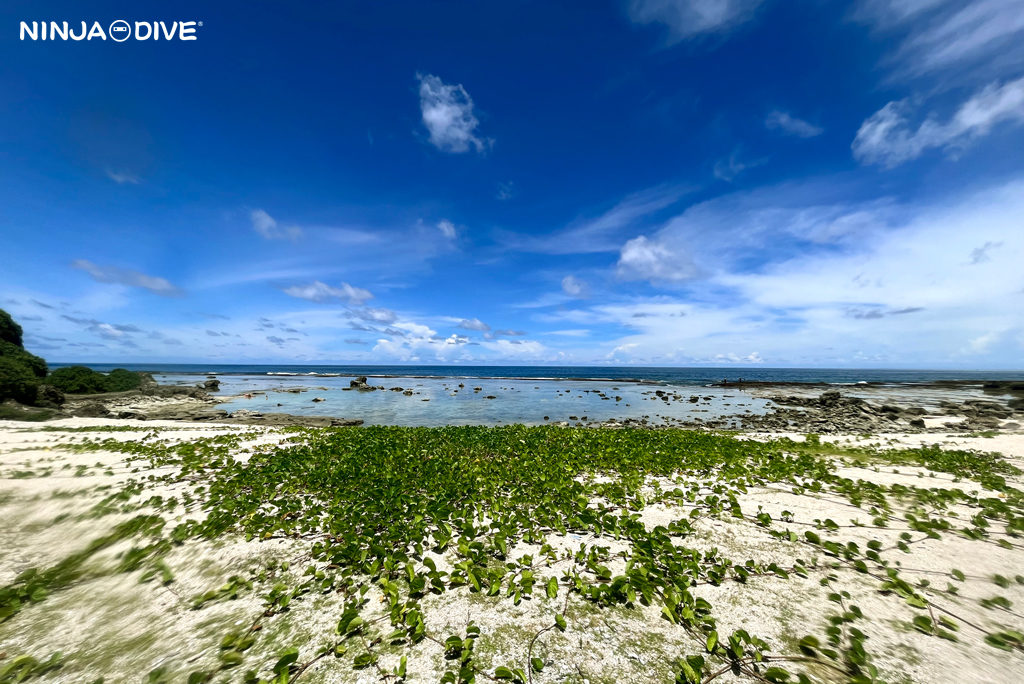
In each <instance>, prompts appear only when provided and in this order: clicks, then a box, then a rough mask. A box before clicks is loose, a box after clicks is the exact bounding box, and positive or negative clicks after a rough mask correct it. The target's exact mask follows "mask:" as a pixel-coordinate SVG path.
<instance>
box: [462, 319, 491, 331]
mask: <svg viewBox="0 0 1024 684" xmlns="http://www.w3.org/2000/svg"><path fill="white" fill-rule="evenodd" d="M456 327H457V328H461V329H463V330H476V331H478V332H488V331H489V330H490V329H491V326H489V325H487V324H486V323H484V322H483V321H481V320H480V319H479V318H463V319H462V320H461V321H459V323H458V325H457V326H456Z"/></svg>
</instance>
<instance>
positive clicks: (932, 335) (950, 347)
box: [536, 178, 1024, 368]
mask: <svg viewBox="0 0 1024 684" xmlns="http://www.w3.org/2000/svg"><path fill="white" fill-rule="evenodd" d="M835 192H836V189H835V188H833V193H835ZM846 192H848V193H849V194H850V195H858V194H860V190H859V189H858V188H856V187H851V188H849V189H848V190H847V191H846ZM823 199H829V197H828V196H827V193H825V192H824V191H823V188H822V187H821V186H820V184H817V183H813V184H801V185H781V186H775V187H771V188H765V189H763V190H759V191H756V192H751V193H734V194H732V195H729V196H725V197H722V198H719V199H717V200H713V201H711V202H707V203H704V204H702V205H698V206H696V207H692V208H690V209H688V210H687V211H686V212H685V213H684V214H683V215H682V216H680V217H678V218H676V219H673V220H672V221H669V222H668V223H667V224H666V226H665V227H664V228H663V229H662V230H660V231H658V232H657V233H655V234H654V235H651V236H648V237H646V238H645V239H644V240H642V241H638V242H637V243H634V244H633V245H631V250H624V251H631V252H634V253H635V254H636V255H637V257H636V258H635V259H634V260H633V261H632V264H633V268H634V271H635V273H634V275H636V276H638V277H642V276H644V275H647V276H652V275H655V276H656V275H668V276H672V275H674V274H673V273H672V271H671V270H670V267H671V265H672V264H673V263H674V260H673V259H672V257H671V256H670V255H673V254H679V253H685V254H688V255H690V256H691V257H692V259H693V261H695V262H696V263H699V264H700V265H701V271H702V272H701V273H700V274H699V275H701V276H702V277H700V278H695V279H693V280H691V281H688V282H687V283H686V284H685V289H683V290H682V291H683V292H685V293H686V295H685V297H683V296H674V295H668V294H663V295H659V296H652V297H646V298H642V297H634V298H622V297H621V296H620V297H618V298H615V299H613V300H612V301H605V300H602V301H601V302H598V303H595V304H593V305H591V306H587V307H583V308H575V309H574V308H568V307H562V308H559V309H555V310H552V311H549V312H545V313H543V314H538V315H536V319H537V320H539V321H543V322H546V323H566V324H568V325H566V326H565V327H567V328H572V327H574V326H579V327H581V328H582V327H585V326H595V325H600V326H602V327H604V328H605V329H608V328H612V329H614V328H619V329H622V330H625V331H627V332H626V334H625V335H623V336H621V337H619V338H617V339H615V340H612V341H611V342H610V343H609V345H608V347H607V349H609V350H611V349H612V348H613V347H618V348H619V349H618V350H617V351H616V352H615V353H614V354H613V357H612V359H613V360H615V361H622V362H629V363H653V364H660V363H675V364H694V365H700V364H716V363H727V364H745V363H761V362H764V363H767V364H773V365H796V366H826V367H844V366H847V367H848V366H861V367H863V366H865V365H866V364H872V365H874V366H875V367H879V366H903V367H905V366H907V365H908V364H911V365H914V366H916V367H963V365H964V363H965V361H964V360H963V359H964V355H971V358H972V360H971V361H970V363H971V364H977V365H974V366H973V367H1003V368H1010V367H1016V366H1018V365H1019V358H1020V352H1021V350H1020V346H1019V341H1020V340H1024V275H1022V273H1021V269H1020V266H1019V264H1020V263H1024V232H1022V231H1021V230H1020V217H1021V216H1024V178H1021V179H1019V180H1017V181H1014V182H1010V183H1006V184H1003V185H1000V186H997V187H993V188H990V189H988V190H985V191H981V192H975V193H972V194H964V195H961V196H953V197H950V196H946V195H944V196H941V197H936V198H931V199H928V200H917V201H914V202H908V203H893V202H880V201H872V202H865V203H843V202H841V201H838V200H837V199H836V198H835V197H834V196H833V197H832V198H831V200H832V204H824V205H819V204H815V203H816V202H821V201H822V200H823ZM801 203H805V204H801ZM812 236H814V237H816V238H819V239H823V240H824V241H823V242H822V243H821V245H820V246H815V243H812V242H809V239H810V238H811V237H812ZM825 236H829V237H825ZM631 242H632V241H631ZM652 245H653V247H652ZM986 245H987V247H986ZM658 248H661V249H658ZM979 255H983V256H982V258H977V257H978V256H979ZM653 281H654V284H655V285H663V284H664V285H670V284H673V283H671V282H668V281H666V282H662V281H660V280H659V279H658V278H653ZM675 287H678V285H675ZM627 345H633V346H627ZM864 350H870V354H865V353H864ZM755 352H756V354H755ZM595 360H596V359H595Z"/></svg>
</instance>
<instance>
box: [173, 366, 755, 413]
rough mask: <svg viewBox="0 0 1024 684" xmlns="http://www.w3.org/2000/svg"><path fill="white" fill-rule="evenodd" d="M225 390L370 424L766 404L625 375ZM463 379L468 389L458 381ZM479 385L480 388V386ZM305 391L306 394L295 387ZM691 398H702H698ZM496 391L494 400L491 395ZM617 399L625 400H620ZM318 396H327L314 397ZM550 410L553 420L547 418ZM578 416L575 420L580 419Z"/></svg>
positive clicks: (291, 382)
mask: <svg viewBox="0 0 1024 684" xmlns="http://www.w3.org/2000/svg"><path fill="white" fill-rule="evenodd" d="M218 378H219V379H220V381H221V390H220V393H221V395H224V396H230V395H244V394H245V393H247V392H254V391H265V394H255V395H252V396H251V398H247V397H245V396H241V397H239V398H236V399H233V400H231V401H229V402H226V403H224V404H221V408H224V409H225V410H227V411H232V412H233V411H237V410H238V409H248V410H252V411H260V412H265V413H269V412H278V413H292V414H298V415H321V416H336V417H344V418H361V419H363V420H364V421H365V422H366V423H367V424H387V425H498V424H505V423H525V424H528V425H534V424H541V423H545V422H557V421H569V422H576V421H605V420H610V419H621V418H644V417H647V418H648V419H649V420H650V421H651V422H652V423H655V424H658V423H665V422H666V421H665V420H664V418H666V417H668V418H670V419H686V420H694V419H696V418H700V419H702V420H707V419H709V418H717V417H719V416H722V415H729V414H736V413H742V412H744V411H751V412H756V413H762V412H764V411H765V410H766V406H767V402H766V401H764V400H762V399H757V398H754V397H752V396H750V395H748V394H746V393H744V392H739V391H735V390H729V389H725V388H720V387H697V386H690V387H685V388H684V387H676V388H669V387H667V386H653V385H646V384H638V383H633V382H621V381H612V380H607V381H579V380H537V379H529V380H510V379H507V378H464V379H459V378H452V379H449V378H444V379H442V378H411V377H398V378H386V379H384V378H371V379H370V384H372V385H374V386H379V385H382V386H384V387H385V388H392V387H401V388H403V389H411V390H412V391H413V394H412V395H411V396H407V395H405V394H404V393H403V392H397V391H391V390H390V389H385V390H383V391H381V390H377V391H372V392H360V391H349V390H346V389H344V388H347V387H348V385H349V381H351V380H352V378H353V376H351V375H346V376H339V377H323V376H267V375H221V376H218ZM156 379H157V380H158V381H159V382H161V383H167V384H194V383H196V382H197V381H199V380H201V379H203V378H202V377H197V376H195V375H180V374H161V375H157V376H156ZM460 384H462V385H463V387H459V385H460ZM476 387H479V388H480V390H479V391H474V388H476ZM288 389H298V390H300V391H299V392H288V391H285V390H288ZM658 390H662V391H666V390H668V391H671V392H675V393H678V394H680V396H682V400H679V401H677V400H670V401H668V402H666V401H664V400H662V399H660V398H659V397H658V396H657V395H656V394H655V392H656V391H658ZM690 396H697V397H699V399H698V401H697V402H696V403H691V402H690V401H689V397H690ZM488 397H493V398H488ZM616 397H618V398H619V399H618V400H616ZM314 398H321V399H323V401H319V402H314V401H313V399H314ZM545 416H547V420H545ZM574 417H575V418H574Z"/></svg>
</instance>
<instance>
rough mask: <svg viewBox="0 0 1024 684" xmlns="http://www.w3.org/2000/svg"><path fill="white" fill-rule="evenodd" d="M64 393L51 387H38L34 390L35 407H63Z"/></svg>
mask: <svg viewBox="0 0 1024 684" xmlns="http://www.w3.org/2000/svg"><path fill="white" fill-rule="evenodd" d="M64 401H65V397H64V392H62V391H61V390H60V389H59V388H57V387H54V386H53V385H40V386H39V388H38V389H37V390H36V406H40V407H43V408H60V407H61V406H63V405H64Z"/></svg>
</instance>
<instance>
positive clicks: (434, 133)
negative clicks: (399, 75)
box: [416, 74, 491, 154]
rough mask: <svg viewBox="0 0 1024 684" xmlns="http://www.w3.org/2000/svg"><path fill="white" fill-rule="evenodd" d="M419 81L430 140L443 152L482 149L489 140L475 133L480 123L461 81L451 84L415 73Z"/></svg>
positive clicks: (421, 102) (423, 115) (422, 106)
mask: <svg viewBox="0 0 1024 684" xmlns="http://www.w3.org/2000/svg"><path fill="white" fill-rule="evenodd" d="M416 78H417V79H418V80H419V82H420V113H421V115H422V117H423V125H424V126H426V128H427V131H428V132H429V133H430V143H431V144H432V145H433V146H434V147H436V148H437V149H439V150H441V151H442V152H451V153H455V154H460V153H463V152H468V151H469V150H470V149H475V150H476V151H477V152H483V151H484V150H485V149H487V148H488V147H489V146H490V145H491V141H490V140H489V139H484V138H480V137H479V136H478V135H477V134H476V129H477V126H479V125H480V122H479V121H478V120H477V118H476V114H474V112H473V98H471V97H470V96H469V93H468V92H466V89H465V88H463V87H462V84H456V85H451V84H447V83H445V82H444V81H442V80H441V79H440V78H438V77H437V76H434V75H431V74H416Z"/></svg>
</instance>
